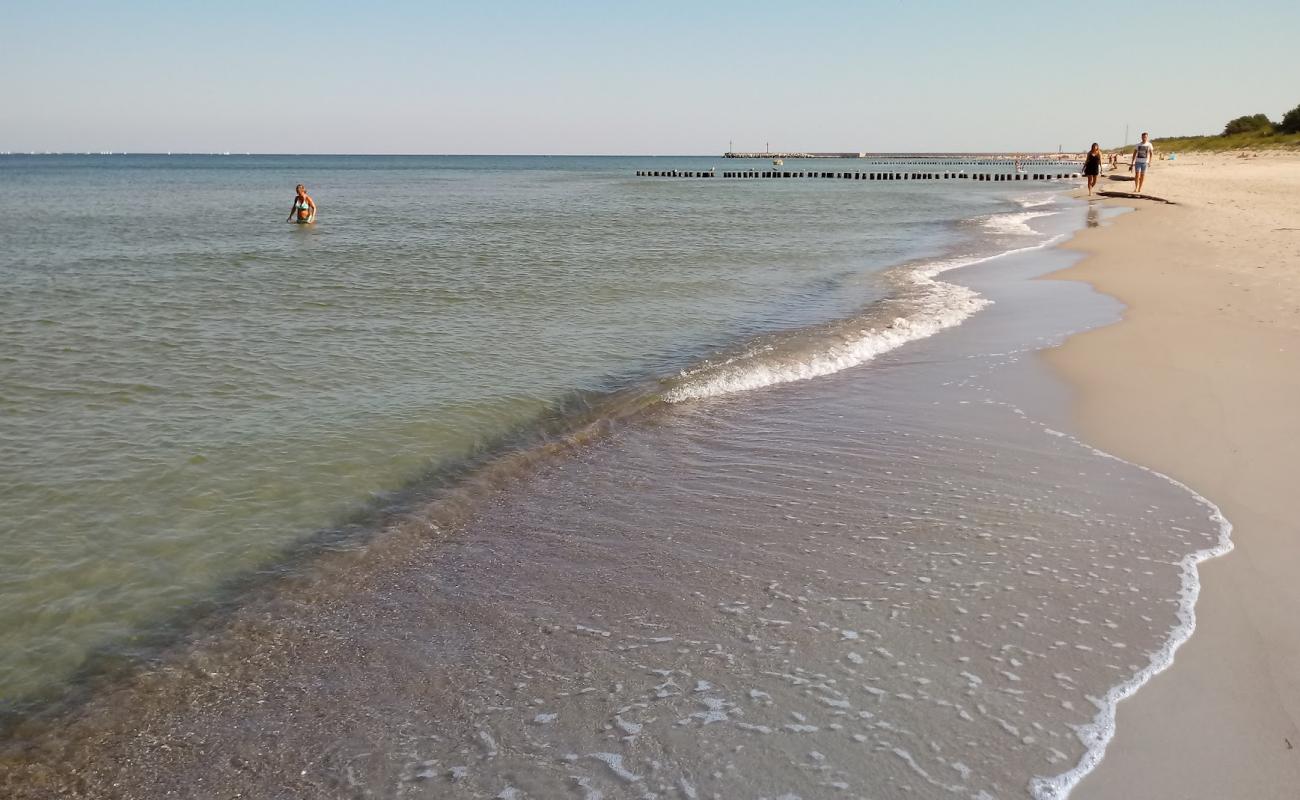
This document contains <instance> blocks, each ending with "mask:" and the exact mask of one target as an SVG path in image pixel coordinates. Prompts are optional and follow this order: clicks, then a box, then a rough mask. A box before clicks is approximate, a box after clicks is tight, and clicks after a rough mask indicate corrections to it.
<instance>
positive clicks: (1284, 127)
mask: <svg viewBox="0 0 1300 800" xmlns="http://www.w3.org/2000/svg"><path fill="white" fill-rule="evenodd" d="M1153 141H1154V142H1155V145H1156V150H1157V151H1158V152H1163V153H1178V152H1181V151H1184V150H1213V151H1220V150H1300V106H1296V107H1295V108H1293V109H1291V110H1290V111H1288V112H1286V114H1285V115H1283V117H1282V121H1281V122H1277V123H1275V122H1273V121H1272V120H1270V119H1269V118H1268V116H1267V115H1266V114H1251V115H1248V116H1244V117H1237V118H1236V119H1234V120H1231V121H1230V122H1228V124H1227V125H1225V126H1223V133H1221V134H1219V135H1218V136H1214V135H1210V136H1166V137H1163V138H1160V139H1155V140H1153ZM1121 152H1124V153H1131V152H1133V145H1129V146H1128V147H1125V148H1124V149H1123V150H1122V151H1121Z"/></svg>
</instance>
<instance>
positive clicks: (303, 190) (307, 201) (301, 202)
mask: <svg viewBox="0 0 1300 800" xmlns="http://www.w3.org/2000/svg"><path fill="white" fill-rule="evenodd" d="M295 217H297V219H296V220H295V219H294V218H295ZM295 221H296V222H302V223H307V222H315V221H316V201H315V200H312V199H311V195H309V194H307V187H306V186H303V185H302V184H301V183H300V184H298V194H297V195H296V196H294V198H293V208H291V209H289V219H286V220H285V222H295Z"/></svg>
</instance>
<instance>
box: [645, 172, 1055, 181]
mask: <svg viewBox="0 0 1300 800" xmlns="http://www.w3.org/2000/svg"><path fill="white" fill-rule="evenodd" d="M636 174H637V176H638V177H641V178H716V177H718V173H716V172H714V171H713V170H707V171H703V172H698V171H683V170H675V169H673V170H644V169H639V170H637V172H636ZM721 177H723V178H838V179H841V180H860V181H946V180H972V181H1054V180H1062V179H1065V178H1078V177H1080V174H1079V173H1078V172H861V171H855V172H782V171H780V170H740V171H738V172H727V171H724V172H722V173H721Z"/></svg>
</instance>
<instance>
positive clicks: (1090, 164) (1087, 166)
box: [1083, 142, 1101, 195]
mask: <svg viewBox="0 0 1300 800" xmlns="http://www.w3.org/2000/svg"><path fill="white" fill-rule="evenodd" d="M1083 174H1084V176H1086V177H1087V178H1088V194H1089V195H1091V194H1092V189H1093V187H1094V186H1096V185H1097V176H1098V175H1100V174H1101V145H1099V144H1097V143H1096V142H1093V143H1092V149H1091V150H1089V151H1088V157H1087V158H1085V159H1084V160H1083Z"/></svg>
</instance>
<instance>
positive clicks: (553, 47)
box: [0, 0, 1300, 154]
mask: <svg viewBox="0 0 1300 800" xmlns="http://www.w3.org/2000/svg"><path fill="white" fill-rule="evenodd" d="M1298 52H1300V2H1297V0H1286V2H1273V1H1272V0H1261V1H1259V2H1255V1H1254V0H1238V1H1237V2H1235V3H1231V4H1225V3H1220V2H1216V3H1208V2H1201V0H1183V1H1182V2H1166V1H1165V0H1144V1H1143V2H1125V3H1118V2H1109V1H1103V2H1092V3H1079V2H1076V3H1068V4H1067V3H1059V2H1037V3H1027V2H1000V1H999V2H960V1H959V0H953V1H952V2H938V1H937V0H936V1H935V2H929V1H927V0H915V1H911V2H908V1H905V0H888V1H887V2H884V1H882V2H876V1H875V0H859V1H858V2H812V1H810V2H803V3H792V2H788V1H787V2H782V3H774V2H763V1H762V0H754V1H753V2H746V3H735V2H708V0H696V2H677V1H676V0H659V1H658V2H641V1H639V0H605V1H604V2H585V0H584V1H583V2H566V1H565V0H552V1H551V2H536V1H534V2H514V1H513V0H500V1H499V2H474V3H469V2H467V3H455V4H452V3H443V2H436V1H432V2H397V1H396V0H394V1H391V2H384V1H383V0H374V1H373V2H364V3H363V2H355V0H353V1H352V2H336V1H335V0H314V1H313V2H299V3H271V2H244V1H243V0H230V1H229V2H195V1H192V0H172V1H171V2H162V1H161V0H159V1H157V2H143V1H140V0H118V2H112V3H110V2H68V1H67V0H32V1H31V2H27V1H25V0H0V152H4V151H16V152H17V151H22V152H25V151H30V150H36V151H77V152H81V151H95V152H98V151H106V150H107V151H117V152H120V151H126V152H168V151H174V152H225V151H230V152H260V153H484V154H498V153H517V154H528V153H551V154H717V153H721V152H723V151H725V150H727V149H728V147H731V146H733V143H734V147H735V149H737V150H761V149H763V148H764V147H765V146H766V145H767V143H769V142H770V143H771V147H772V149H774V150H786V151H871V152H886V151H986V150H1004V151H1026V152H1028V151H1055V150H1056V149H1057V148H1058V147H1063V148H1064V149H1066V150H1079V149H1082V148H1084V147H1086V146H1087V145H1088V144H1090V143H1091V142H1093V141H1098V142H1100V143H1101V144H1102V145H1103V146H1106V147H1110V146H1116V145H1119V144H1122V143H1123V141H1122V140H1123V139H1124V131H1125V128H1126V126H1127V127H1128V129H1129V130H1130V136H1129V138H1130V140H1133V139H1136V138H1137V134H1138V133H1140V132H1141V131H1143V130H1148V131H1151V133H1152V135H1153V136H1154V137H1156V138H1157V139H1158V138H1159V137H1160V136H1162V135H1163V136H1173V135H1180V134H1196V133H1216V132H1218V131H1220V130H1221V129H1222V127H1223V124H1224V122H1226V121H1227V120H1228V119H1231V118H1232V117H1236V116H1240V115H1243V114H1254V113H1260V112H1262V113H1266V114H1268V115H1269V116H1270V117H1271V118H1272V119H1274V120H1277V119H1278V118H1280V117H1281V116H1282V114H1283V113H1284V112H1286V111H1287V110H1288V109H1291V108H1294V107H1295V106H1296V105H1298V104H1300V56H1298V55H1297V53H1298Z"/></svg>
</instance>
